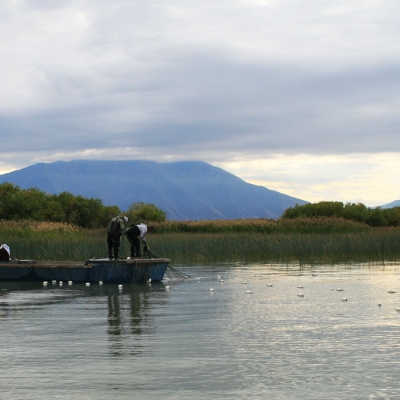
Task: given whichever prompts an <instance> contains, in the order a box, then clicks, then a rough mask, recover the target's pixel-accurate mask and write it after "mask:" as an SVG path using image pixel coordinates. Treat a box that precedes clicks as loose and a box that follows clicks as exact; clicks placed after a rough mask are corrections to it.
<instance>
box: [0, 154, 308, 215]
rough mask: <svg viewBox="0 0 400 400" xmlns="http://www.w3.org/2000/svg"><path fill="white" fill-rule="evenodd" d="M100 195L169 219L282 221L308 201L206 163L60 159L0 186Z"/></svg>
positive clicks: (107, 202)
mask: <svg viewBox="0 0 400 400" xmlns="http://www.w3.org/2000/svg"><path fill="white" fill-rule="evenodd" d="M3 182H11V183H14V184H16V185H18V186H19V187H20V188H22V189H27V188H30V187H36V188H38V189H40V190H43V191H45V192H48V193H53V194H58V193H61V192H64V191H66V192H70V193H72V194H74V195H82V196H84V197H94V198H100V199H102V200H103V203H104V204H105V205H117V206H118V207H119V208H120V209H121V210H123V211H124V210H127V209H128V207H129V206H130V205H131V204H132V203H134V202H145V203H153V204H155V205H156V206H157V207H159V208H161V209H162V210H164V211H166V212H167V214H168V219H175V220H201V219H238V218H243V219H244V218H278V217H280V216H281V215H282V213H283V211H284V210H285V209H286V208H288V207H292V206H294V205H296V204H305V203H306V201H304V200H300V199H296V198H294V197H291V196H287V195H285V194H282V193H279V192H276V191H273V190H269V189H267V188H265V187H263V186H256V185H252V184H250V183H247V182H245V181H243V180H242V179H240V178H238V177H236V176H235V175H232V174H230V173H229V172H226V171H224V170H223V169H221V168H217V167H213V166H211V165H209V164H207V163H205V162H201V161H184V162H172V163H156V162H153V161H142V160H138V161H88V160H79V161H69V162H64V161H58V162H54V163H50V164H43V163H40V164H34V165H32V166H30V167H27V168H23V169H21V170H18V171H13V172H10V173H8V174H3V175H0V183H3Z"/></svg>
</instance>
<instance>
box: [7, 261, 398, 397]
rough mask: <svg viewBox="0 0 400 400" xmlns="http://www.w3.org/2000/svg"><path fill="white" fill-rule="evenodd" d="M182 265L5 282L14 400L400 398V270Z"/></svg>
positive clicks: (392, 266) (393, 266)
mask: <svg viewBox="0 0 400 400" xmlns="http://www.w3.org/2000/svg"><path fill="white" fill-rule="evenodd" d="M177 268H178V269H179V270H181V271H183V272H185V273H187V274H189V275H191V276H192V277H193V278H194V279H191V280H185V281H178V280H169V281H164V282H162V283H153V284H151V285H148V284H144V285H124V287H123V289H122V290H119V289H118V287H117V285H104V286H98V285H93V284H92V285H91V286H90V287H86V286H85V285H84V284H74V285H72V286H68V285H67V284H66V283H65V284H64V285H63V286H62V287H60V286H59V285H55V286H52V285H49V286H47V287H43V286H42V284H41V283H26V284H18V283H4V282H3V283H0V289H1V291H0V343H1V347H0V357H1V362H0V365H1V376H0V393H1V397H2V398H6V399H96V400H97V399H111V398H112V399H128V398H136V399H160V398H162V399H186V398H190V399H194V400H196V399H383V398H387V399H400V312H398V311H396V308H398V307H400V299H399V293H388V292H389V291H395V292H400V287H399V278H400V277H399V272H400V271H399V270H400V264H396V263H394V264H389V265H371V264H364V265H351V266H350V265H336V266H329V265H324V266H322V265H321V266H313V267H299V266H298V265H290V266H287V265H259V264H257V265H244V264H217V265H207V266H184V265H182V266H178V267H177ZM218 275H221V276H222V278H219V277H218ZM197 278H200V280H198V279H197ZM220 279H222V280H223V282H221V281H220ZM245 282H247V283H245ZM167 285H168V286H169V287H170V288H169V289H168V288H166V286H167ZM301 287H302V288H301ZM210 288H213V289H214V291H210ZM338 289H341V290H338ZM247 291H251V292H252V293H246V292H247ZM344 298H346V299H347V301H345V300H344ZM399 309H400V308H399Z"/></svg>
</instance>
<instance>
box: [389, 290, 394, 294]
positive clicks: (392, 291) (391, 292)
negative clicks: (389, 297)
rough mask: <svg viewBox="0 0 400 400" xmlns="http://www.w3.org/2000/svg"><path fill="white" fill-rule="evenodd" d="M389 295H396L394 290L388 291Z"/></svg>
mask: <svg viewBox="0 0 400 400" xmlns="http://www.w3.org/2000/svg"><path fill="white" fill-rule="evenodd" d="M388 293H390V294H393V293H396V292H395V291H394V290H388Z"/></svg>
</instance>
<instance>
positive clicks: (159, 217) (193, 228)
mask: <svg viewBox="0 0 400 400" xmlns="http://www.w3.org/2000/svg"><path fill="white" fill-rule="evenodd" d="M118 214H121V213H120V210H119V208H118V207H116V206H111V207H109V206H104V205H103V204H102V202H101V200H99V199H93V198H91V199H86V198H84V197H82V196H74V195H72V194H70V193H66V192H64V193H61V194H59V195H50V194H46V193H44V192H42V191H40V190H38V189H27V190H22V189H20V188H19V187H18V186H15V185H13V184H10V183H3V184H1V185H0V244H1V243H6V244H8V245H9V246H10V248H11V255H12V257H13V258H18V259H27V258H29V259H48V260H51V259H52V260H86V259H89V258H92V257H96V258H101V257H105V256H106V255H107V245H106V229H105V228H106V226H107V224H108V223H109V221H110V220H111V218H113V217H114V216H116V215H118ZM123 214H124V215H127V216H128V218H129V219H130V223H132V222H135V223H138V222H146V223H147V224H148V227H149V233H148V241H149V243H150V247H151V250H152V252H153V253H154V254H155V255H156V256H159V257H168V258H171V260H173V262H176V263H181V262H215V261H229V262H232V261H233V262H234V261H258V262H268V261H277V262H327V261H328V262H337V261H367V260H373V261H389V260H396V259H400V229H399V228H398V227H399V226H400V207H394V208H391V209H384V210H382V209H380V208H375V209H371V208H367V207H366V206H364V205H363V204H350V203H348V204H344V203H341V202H320V203H315V204H306V205H303V206H296V207H292V208H289V209H287V210H286V211H285V212H284V214H283V216H282V217H281V218H280V219H278V220H271V219H244V220H217V221H214V220H213V221H210V220H209V221H168V220H167V214H166V213H165V212H164V211H162V210H160V209H159V208H157V207H156V206H155V205H154V204H145V203H133V204H132V205H131V206H130V207H129V209H128V210H127V211H126V212H125V213H123ZM129 253H130V245H129V243H128V241H127V239H125V240H123V241H122V249H121V254H122V255H123V256H128V255H129Z"/></svg>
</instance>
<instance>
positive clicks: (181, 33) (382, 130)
mask: <svg viewBox="0 0 400 400" xmlns="http://www.w3.org/2000/svg"><path fill="white" fill-rule="evenodd" d="M0 11H1V12H0V34H1V36H2V43H1V44H0V56H1V58H2V63H1V65H0V132H1V137H2V138H3V139H7V146H4V147H3V148H2V150H1V154H2V160H9V161H4V166H2V165H0V168H3V169H7V168H10V166H12V165H14V166H15V168H17V167H19V166H21V164H22V163H23V162H25V163H26V165H29V164H30V163H32V162H36V160H55V157H58V156H59V157H64V159H68V158H74V157H77V155H82V156H85V155H86V157H87V158H89V157H93V158H98V157H100V156H102V157H105V158H109V157H110V155H112V154H115V155H117V156H118V155H121V154H123V157H125V155H127V156H128V155H129V154H131V156H132V158H148V157H149V158H151V159H154V160H156V161H157V160H180V159H182V158H183V157H184V158H185V159H203V160H204V161H208V162H210V163H213V164H220V163H226V164H228V163H229V162H231V161H232V160H234V159H245V160H253V159H257V160H265V159H271V158H274V157H275V155H277V154H281V155H282V157H283V159H287V157H293V156H296V157H297V156H298V155H303V154H306V155H308V156H309V157H314V158H315V157H320V156H333V157H339V156H346V157H347V159H348V160H352V159H353V157H354V154H363V153H364V154H375V153H377V152H379V153H386V152H390V153H396V152H400V139H399V138H400V135H399V126H400V124H399V122H400V121H399V118H400V117H399V115H398V111H397V110H398V109H399V106H400V104H399V103H400V98H399V96H398V92H399V85H400V72H399V71H400V69H399V64H400V51H399V50H400V49H399V47H400V45H399V42H398V36H399V33H400V32H399V30H400V28H399V26H400V24H399V15H400V3H398V2H395V1H393V0H389V1H385V2H382V1H378V0H363V1H361V0H355V1H352V2H351V3H349V2H348V1H344V0H339V1H337V0H336V1H334V0H327V1H324V2H321V1H320V0H307V1H304V2H297V1H294V0H233V1H227V0H216V1H212V2H211V1H210V0H203V1H201V2H200V1H196V0H194V1H192V2H189V3H188V2H187V1H183V0H172V1H168V2H167V1H165V0H164V1H163V0H148V1H146V2H141V3H140V2H132V1H125V0H116V1H114V2H108V1H105V0H96V1H95V0H88V1H85V2H81V1H77V0H62V1H61V0H52V1H49V0H40V1H35V2H27V1H22V0H7V1H5V2H3V3H2V4H1V5H0ZM121 149H122V153H121ZM125 150H126V151H125ZM16 154H17V155H18V157H16V158H15V159H16V160H17V159H18V161H13V156H15V155H16ZM356 158H357V157H356ZM21 159H22V160H24V161H21ZM299 160H300V159H299ZM302 160H304V159H303V158H302ZM357 160H358V158H357ZM352 162H354V163H356V164H357V163H358V161H352ZM345 164H346V163H345ZM346 165H347V164H346ZM23 166H25V165H23ZM304 168H306V166H304ZM337 173H338V174H339V173H340V174H346V173H347V171H346V172H345V171H344V170H342V169H340V170H338V172H337ZM311 175H314V179H315V180H314V182H315V184H317V182H318V177H317V176H316V174H315V173H314V174H311ZM338 176H339V175H338ZM341 176H343V175H341ZM252 179H253V180H257V179H256V178H255V177H253V178H252ZM285 179H289V177H286V178H285ZM339 181H340V178H339ZM304 184H305V183H304Z"/></svg>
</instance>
